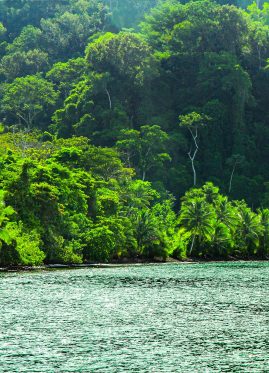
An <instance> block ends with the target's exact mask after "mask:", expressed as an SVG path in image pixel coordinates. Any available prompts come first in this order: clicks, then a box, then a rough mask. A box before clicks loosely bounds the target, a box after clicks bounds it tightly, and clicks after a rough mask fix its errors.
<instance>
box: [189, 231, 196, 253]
mask: <svg viewBox="0 0 269 373" xmlns="http://www.w3.org/2000/svg"><path fill="white" fill-rule="evenodd" d="M194 241H195V234H194V235H193V236H192V241H191V249H190V253H189V255H191V253H192V250H193V246H194Z"/></svg>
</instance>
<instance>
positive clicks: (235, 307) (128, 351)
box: [0, 262, 269, 373]
mask: <svg viewBox="0 0 269 373" xmlns="http://www.w3.org/2000/svg"><path fill="white" fill-rule="evenodd" d="M0 327H1V329H0V372H31V373H32V372H37V373H42V372H64V373H67V372H82V373H85V372H104V373H105V372H115V373H116V372H165V373H168V372H184V373H185V372H269V263H265V262H261V263H257V262H251V263H226V264H224V263H217V264H214V263H208V264H191V265H190V264H179V265H156V266H141V267H137V266H130V267H124V268H105V269H100V268H94V269H81V270H66V271H53V272H38V273H36V272H32V273H10V274H7V273H6V274H0Z"/></svg>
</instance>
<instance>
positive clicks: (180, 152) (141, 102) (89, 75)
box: [0, 0, 269, 267]
mask: <svg viewBox="0 0 269 373" xmlns="http://www.w3.org/2000/svg"><path fill="white" fill-rule="evenodd" d="M268 162H269V3H267V2H264V1H257V2H254V3H253V2H252V1H248V0H238V1H236V0H235V1H232V0H230V1H229V0H227V1H225V0H220V1H209V0H197V1H194V0H192V1H182V2H179V1H177V0H43V1H36V0H1V1H0V266H2V267H6V266H21V265H22V266H37V265H41V264H43V263H45V264H49V263H64V264H81V263H96V262H112V261H124V260H129V261H136V260H157V259H158V260H166V259H167V258H168V257H172V258H175V259H179V260H185V259H187V258H194V259H206V260H209V259H222V260H226V259H238V258H241V259H252V258H257V259H268V258H269V167H268Z"/></svg>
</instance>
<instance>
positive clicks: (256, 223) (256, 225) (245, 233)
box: [235, 202, 263, 256]
mask: <svg viewBox="0 0 269 373" xmlns="http://www.w3.org/2000/svg"><path fill="white" fill-rule="evenodd" d="M262 231H263V227H262V225H261V223H260V217H259V216H258V215H257V214H255V213H254V212H253V211H251V209H250V208H249V207H247V206H246V204H245V203H244V202H241V203H238V204H237V226H236V234H235V237H236V244H237V247H238V249H239V250H240V251H241V252H243V253H244V252H246V253H247V255H248V256H249V255H250V254H252V255H253V254H254V253H256V251H257V248H258V247H259V237H260V235H261V233H262Z"/></svg>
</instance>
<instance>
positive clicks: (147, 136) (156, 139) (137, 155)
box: [116, 125, 171, 180]
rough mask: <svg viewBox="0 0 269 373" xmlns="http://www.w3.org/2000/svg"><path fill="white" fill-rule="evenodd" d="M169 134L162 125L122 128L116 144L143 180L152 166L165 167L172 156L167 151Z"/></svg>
mask: <svg viewBox="0 0 269 373" xmlns="http://www.w3.org/2000/svg"><path fill="white" fill-rule="evenodd" d="M167 141H168V135H167V133H166V132H164V131H162V129H161V127H160V126H156V125H155V126H149V125H147V126H141V128H140V131H136V130H122V131H121V136H120V140H118V141H117V143H116V146H117V148H118V149H119V151H120V152H121V154H122V158H123V159H124V161H125V163H126V164H127V165H128V166H129V167H134V168H135V169H136V170H137V173H138V175H139V177H140V178H142V180H145V179H146V176H147V173H148V171H150V170H151V169H152V168H156V167H160V168H161V167H163V165H164V164H165V162H167V161H170V160H171V158H170V156H169V154H168V153H166V151H165V150H166V146H165V145H166V143H167Z"/></svg>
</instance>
